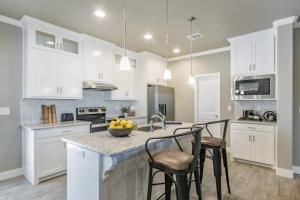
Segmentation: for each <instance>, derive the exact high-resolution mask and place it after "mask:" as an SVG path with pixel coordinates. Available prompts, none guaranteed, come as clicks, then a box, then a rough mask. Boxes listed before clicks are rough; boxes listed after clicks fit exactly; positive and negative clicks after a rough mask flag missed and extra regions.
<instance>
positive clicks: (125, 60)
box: [120, 56, 130, 71]
mask: <svg viewBox="0 0 300 200" xmlns="http://www.w3.org/2000/svg"><path fill="white" fill-rule="evenodd" d="M120 70H127V71H128V70H130V63H129V58H128V57H127V56H122V59H121V62H120Z"/></svg>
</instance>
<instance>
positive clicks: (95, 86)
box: [83, 81, 118, 91]
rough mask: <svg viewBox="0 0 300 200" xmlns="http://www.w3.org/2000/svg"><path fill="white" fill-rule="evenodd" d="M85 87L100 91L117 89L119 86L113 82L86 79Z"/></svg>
mask: <svg viewBox="0 0 300 200" xmlns="http://www.w3.org/2000/svg"><path fill="white" fill-rule="evenodd" d="M83 89H85V90H98V91H111V90H117V89H118V88H117V87H116V86H114V85H112V84H107V83H98V82H92V81H85V82H83Z"/></svg>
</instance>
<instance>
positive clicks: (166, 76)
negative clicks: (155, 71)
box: [164, 0, 172, 80]
mask: <svg viewBox="0 0 300 200" xmlns="http://www.w3.org/2000/svg"><path fill="white" fill-rule="evenodd" d="M166 27H167V31H166V66H167V68H166V69H165V71H164V80H171V79H172V74H171V71H170V70H169V69H168V45H169V2H168V0H166Z"/></svg>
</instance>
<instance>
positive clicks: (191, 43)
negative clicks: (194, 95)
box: [188, 17, 196, 85]
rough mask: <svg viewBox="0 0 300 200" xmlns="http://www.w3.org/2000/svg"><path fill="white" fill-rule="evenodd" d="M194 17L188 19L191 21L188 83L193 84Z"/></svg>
mask: <svg viewBox="0 0 300 200" xmlns="http://www.w3.org/2000/svg"><path fill="white" fill-rule="evenodd" d="M195 19H196V17H191V18H190V19H189V21H190V22H191V34H190V54H191V55H190V59H191V61H190V62H191V68H190V77H189V80H188V83H189V84H190V85H194V84H195V78H194V77H193V39H192V34H193V21H194V20H195Z"/></svg>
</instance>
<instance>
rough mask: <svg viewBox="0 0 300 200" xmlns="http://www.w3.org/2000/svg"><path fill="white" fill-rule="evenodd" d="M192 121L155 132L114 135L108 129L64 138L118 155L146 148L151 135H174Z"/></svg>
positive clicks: (89, 147) (72, 142) (73, 142)
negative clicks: (127, 135)
mask: <svg viewBox="0 0 300 200" xmlns="http://www.w3.org/2000/svg"><path fill="white" fill-rule="evenodd" d="M190 126H192V124H191V123H182V124H181V125H167V129H166V130H164V129H159V130H155V131H154V132H143V131H135V130H134V131H132V133H131V134H130V135H129V137H119V138H118V137H113V136H112V135H111V134H110V133H109V132H108V131H102V132H96V133H92V134H78V135H74V136H67V137H65V138H63V141H64V142H67V143H71V144H74V145H77V146H80V147H83V148H87V149H89V150H92V151H96V152H98V153H101V154H105V155H108V156H117V155H120V154H122V153H126V152H130V151H134V150H136V149H139V148H144V146H145V143H146V141H147V139H148V138H150V137H160V136H167V135H172V134H173V131H174V130H175V129H176V128H179V127H190Z"/></svg>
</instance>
